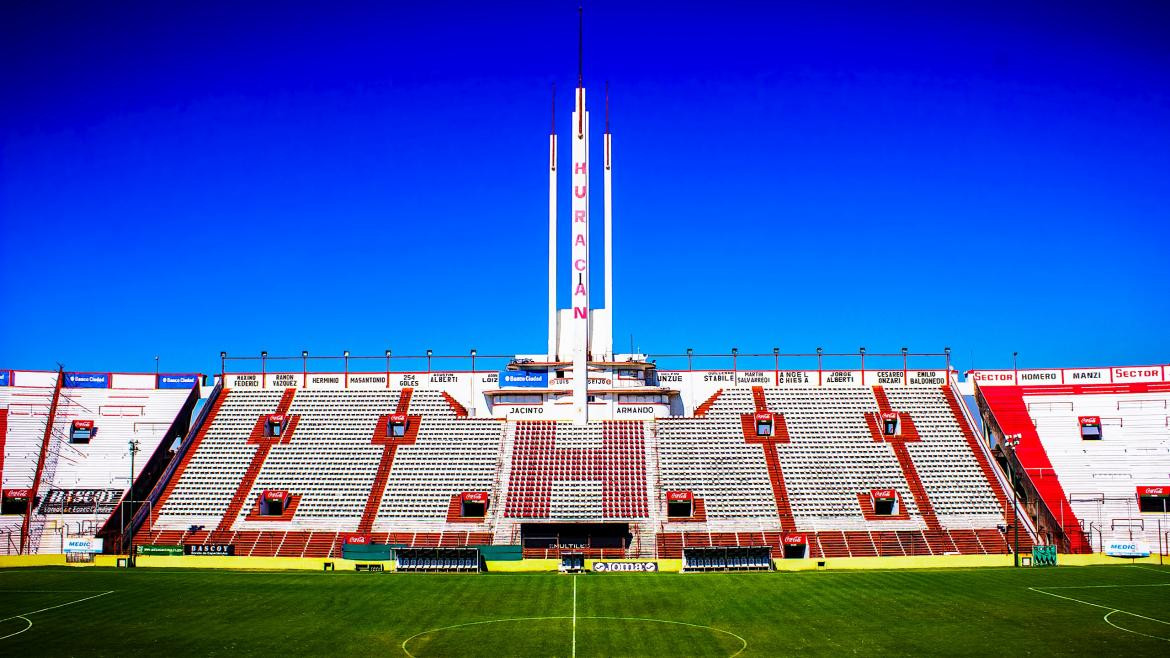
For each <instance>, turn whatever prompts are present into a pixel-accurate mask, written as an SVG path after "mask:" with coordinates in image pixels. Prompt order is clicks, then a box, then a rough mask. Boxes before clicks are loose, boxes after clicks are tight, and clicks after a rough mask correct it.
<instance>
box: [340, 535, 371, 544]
mask: <svg viewBox="0 0 1170 658" xmlns="http://www.w3.org/2000/svg"><path fill="white" fill-rule="evenodd" d="M341 543H343V544H362V545H366V544H369V543H370V536H369V535H359V534H356V533H355V534H346V535H342V536H341Z"/></svg>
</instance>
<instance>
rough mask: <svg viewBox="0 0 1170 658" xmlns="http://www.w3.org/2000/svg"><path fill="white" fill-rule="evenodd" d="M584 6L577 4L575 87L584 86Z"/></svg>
mask: <svg viewBox="0 0 1170 658" xmlns="http://www.w3.org/2000/svg"><path fill="white" fill-rule="evenodd" d="M584 80H585V8H584V7H583V6H581V5H577V87H583V86H585V85H584V84H583V82H584Z"/></svg>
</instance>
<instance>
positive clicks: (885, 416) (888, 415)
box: [882, 411, 898, 420]
mask: <svg viewBox="0 0 1170 658" xmlns="http://www.w3.org/2000/svg"><path fill="white" fill-rule="evenodd" d="M882 420H898V412H896V411H883V412H882Z"/></svg>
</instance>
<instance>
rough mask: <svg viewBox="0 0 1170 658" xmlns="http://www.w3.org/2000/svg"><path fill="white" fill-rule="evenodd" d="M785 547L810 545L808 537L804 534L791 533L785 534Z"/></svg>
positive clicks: (782, 539)
mask: <svg viewBox="0 0 1170 658" xmlns="http://www.w3.org/2000/svg"><path fill="white" fill-rule="evenodd" d="M780 541H782V542H783V543H784V545H785V546H805V545H807V544H808V537H806V536H805V534H804V533H803V532H789V533H785V535H784V537H783V538H781V540H780Z"/></svg>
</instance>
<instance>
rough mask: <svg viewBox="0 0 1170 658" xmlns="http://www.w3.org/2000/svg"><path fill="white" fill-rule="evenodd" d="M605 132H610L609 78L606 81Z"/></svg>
mask: <svg viewBox="0 0 1170 658" xmlns="http://www.w3.org/2000/svg"><path fill="white" fill-rule="evenodd" d="M605 134H607V135H608V134H609V80H606V81H605Z"/></svg>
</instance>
